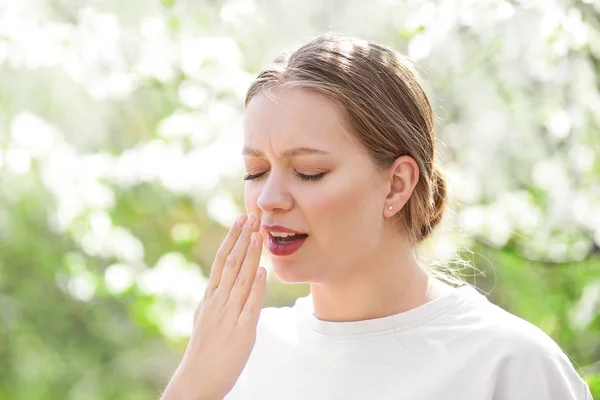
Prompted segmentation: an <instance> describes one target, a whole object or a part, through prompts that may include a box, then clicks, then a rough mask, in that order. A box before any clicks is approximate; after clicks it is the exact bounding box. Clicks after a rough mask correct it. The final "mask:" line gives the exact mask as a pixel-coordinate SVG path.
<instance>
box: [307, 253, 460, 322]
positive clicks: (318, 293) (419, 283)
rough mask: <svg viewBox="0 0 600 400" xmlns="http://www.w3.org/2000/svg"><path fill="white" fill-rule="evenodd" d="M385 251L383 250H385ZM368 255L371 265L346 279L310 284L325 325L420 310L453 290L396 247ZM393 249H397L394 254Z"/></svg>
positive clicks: (318, 314) (364, 266) (314, 301)
mask: <svg viewBox="0 0 600 400" xmlns="http://www.w3.org/2000/svg"><path fill="white" fill-rule="evenodd" d="M382 247H383V246H382ZM382 247H379V248H378V252H377V253H378V255H379V256H375V255H374V254H370V255H369V260H370V262H369V263H368V264H367V263H364V262H360V263H359V264H358V265H360V264H362V267H356V268H354V269H352V271H353V273H351V274H347V275H346V276H345V277H344V279H339V280H336V281H335V282H319V283H311V294H312V298H313V308H314V314H315V316H316V317H317V318H319V319H321V320H324V321H338V322H342V321H362V320H367V319H373V318H381V317H386V316H390V315H394V314H398V313H401V312H404V311H407V310H410V309H412V308H415V307H419V306H421V305H423V304H425V303H427V302H429V301H431V300H433V299H434V298H435V297H438V296H440V295H441V294H443V293H445V292H446V291H448V290H450V286H448V285H446V284H444V283H442V282H440V281H438V280H436V279H434V278H432V277H431V276H430V275H429V274H428V273H426V272H425V271H424V270H423V269H422V268H421V267H420V266H419V265H418V263H417V261H416V259H415V258H414V256H413V255H412V253H411V252H409V251H406V250H400V251H399V250H397V249H398V246H397V243H394V244H391V245H390V246H389V247H390V249H392V251H382V250H383V248H382ZM393 249H396V250H395V251H394V250H393Z"/></svg>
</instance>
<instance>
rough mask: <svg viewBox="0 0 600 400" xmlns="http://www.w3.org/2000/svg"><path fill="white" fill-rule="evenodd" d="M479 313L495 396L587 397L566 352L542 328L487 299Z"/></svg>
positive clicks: (502, 397)
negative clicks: (493, 365)
mask: <svg viewBox="0 0 600 400" xmlns="http://www.w3.org/2000/svg"><path fill="white" fill-rule="evenodd" d="M478 314H480V318H479V320H480V322H481V329H480V330H479V334H480V335H481V336H482V338H484V339H483V343H482V344H483V347H484V348H485V351H484V352H483V353H487V354H488V355H492V356H493V359H494V360H495V362H496V374H497V381H496V389H495V390H496V391H497V393H496V395H497V397H494V398H498V399H512V398H524V397H523V396H529V395H530V396H531V398H534V397H535V398H538V399H552V400H554V399H557V400H558V399H561V400H562V399H565V400H566V399H573V400H575V399H587V398H588V397H585V396H586V395H587V396H589V389H588V388H587V385H586V384H585V382H584V380H583V379H582V378H581V377H580V376H579V374H578V373H577V370H576V369H575V366H574V364H573V363H572V362H571V360H570V359H569V356H568V355H567V354H566V353H565V352H564V351H563V350H562V349H561V348H560V346H559V345H558V344H557V343H556V342H555V341H554V340H553V339H552V338H551V337H550V336H549V335H548V334H547V333H545V332H544V331H543V330H542V329H540V328H538V327H537V326H535V325H534V324H532V323H531V322H529V321H526V320H525V319H523V318H521V317H518V316H516V315H514V314H511V313H509V312H507V311H506V310H504V309H502V308H501V307H499V306H497V305H494V304H493V303H490V302H486V304H482V305H481V309H480V310H479V312H478ZM482 356H483V354H482Z"/></svg>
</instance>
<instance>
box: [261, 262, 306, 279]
mask: <svg viewBox="0 0 600 400" xmlns="http://www.w3.org/2000/svg"><path fill="white" fill-rule="evenodd" d="M271 261H272V262H271V263H272V266H273V272H274V273H275V276H277V278H278V279H279V280H280V281H282V282H285V283H307V282H310V281H312V280H314V277H313V276H312V274H311V273H310V271H309V270H308V268H306V264H305V263H299V262H289V261H281V260H271ZM311 278H312V279H311Z"/></svg>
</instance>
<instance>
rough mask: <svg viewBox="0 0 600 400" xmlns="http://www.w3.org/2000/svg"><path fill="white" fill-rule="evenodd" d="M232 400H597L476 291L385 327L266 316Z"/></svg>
mask: <svg viewBox="0 0 600 400" xmlns="http://www.w3.org/2000/svg"><path fill="white" fill-rule="evenodd" d="M225 399H226V400H237V399H240V400H241V399H244V400H254V399H256V400H258V399H260V400H271V399H273V400H275V399H278V400H311V399H314V400H317V399H319V400H353V399H361V400H363V399H369V400H392V399H393V400H440V399H444V400H521V399H523V400H589V399H592V396H591V394H590V392H589V389H588V387H587V385H586V383H585V381H584V380H583V379H581V378H580V376H579V375H578V374H577V372H576V370H575V369H574V367H573V365H572V364H571V362H570V361H569V359H568V357H567V356H566V355H565V353H563V351H562V350H561V349H560V348H559V347H558V345H557V344H556V343H555V342H554V341H553V340H552V339H551V338H550V337H548V336H547V335H546V334H545V333H544V332H543V331H541V330H540V329H538V328H537V327H535V326H534V325H533V324H530V323H529V322H526V321H525V320H523V319H521V318H518V317H516V316H514V315H512V314H510V313H508V312H506V311H504V310H503V309H501V308H499V307H497V306H495V305H493V304H492V303H490V302H489V301H488V300H487V298H486V297H485V296H483V295H481V294H480V293H479V292H477V291H476V290H475V289H474V288H472V287H470V286H463V287H460V288H457V289H454V290H452V291H451V292H450V293H449V294H446V295H444V296H442V297H439V298H436V299H435V300H433V301H431V302H429V303H426V304H424V305H422V306H420V307H417V308H415V309H412V310H409V311H406V312H402V313H400V314H397V315H392V316H388V317H383V318H376V319H370V320H364V321H352V322H331V321H323V320H319V319H318V318H316V317H315V316H314V314H313V308H312V297H311V295H309V296H307V297H303V298H300V299H298V300H297V301H296V303H295V305H294V306H293V307H281V308H276V307H268V308H264V309H263V311H262V313H261V318H260V321H259V325H258V330H257V340H256V345H255V347H254V350H253V352H252V354H251V356H250V359H249V361H248V364H247V365H246V367H245V369H244V371H243V373H242V376H241V377H240V379H239V380H238V382H237V383H236V386H235V387H234V388H233V390H232V391H231V392H230V393H229V395H228V396H227V397H225Z"/></svg>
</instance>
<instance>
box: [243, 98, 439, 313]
mask: <svg viewBox="0 0 600 400" xmlns="http://www.w3.org/2000/svg"><path fill="white" fill-rule="evenodd" d="M345 126H346V124H345V123H344V120H343V117H342V116H341V115H340V113H339V112H338V109H337V108H336V107H335V105H334V104H333V103H332V102H331V101H329V100H328V99H327V98H326V97H324V96H323V95H320V94H318V93H315V92H311V91H308V90H306V89H297V88H295V89H284V90H276V91H275V92H274V93H273V94H272V95H271V96H267V95H264V94H259V95H257V96H255V97H254V98H253V99H252V100H251V101H250V103H249V105H248V107H247V110H246V114H245V120H244V150H243V154H244V163H245V166H246V171H247V173H248V174H250V175H252V176H257V175H258V176H257V177H256V179H252V180H247V181H246V185H245V206H246V209H247V210H248V211H249V212H256V213H257V214H258V215H260V216H261V220H262V222H263V224H268V225H281V226H284V227H287V228H290V229H293V230H296V231H300V232H304V233H306V234H308V235H309V237H308V239H307V240H306V242H305V243H304V245H303V246H302V247H301V248H300V249H299V250H298V251H297V252H295V253H294V254H292V255H289V256H275V255H273V254H270V253H269V256H270V258H271V260H272V264H273V269H274V272H275V274H276V275H277V276H278V278H279V279H281V280H283V281H285V282H289V283H298V282H309V283H310V287H311V292H312V295H313V302H314V310H315V315H316V316H317V317H318V318H321V319H324V320H330V321H356V320H364V319H371V318H377V317H381V316H386V315H392V314H395V313H399V312H402V311H405V310H408V309H411V308H414V307H417V306H419V305H421V304H423V303H425V302H427V301H429V300H431V299H432V298H434V297H436V296H437V295H439V294H441V293H442V292H444V291H446V290H448V286H446V285H445V284H443V283H441V282H439V281H437V280H434V279H432V278H430V277H429V276H428V274H427V273H425V272H424V271H423V270H422V269H421V268H420V267H419V266H418V264H417V261H416V260H415V258H414V256H413V252H412V251H411V250H410V248H409V247H408V245H407V242H406V240H405V237H406V234H405V232H399V231H398V228H397V226H396V225H397V224H396V225H395V224H393V223H392V217H393V216H394V215H395V214H396V213H398V212H399V211H400V210H401V209H402V207H403V206H405V204H406V203H407V201H408V199H409V198H410V195H411V194H412V192H413V190H414V187H415V185H416V184H417V181H418V176H419V169H418V166H417V163H416V162H415V160H414V159H413V158H411V157H408V156H403V157H399V158H398V159H397V160H396V161H395V162H394V163H393V165H392V166H391V167H389V168H388V169H385V170H384V169H381V168H379V167H378V166H376V165H375V164H374V162H373V161H372V159H371V157H370V156H369V154H368V153H367V151H366V150H365V149H364V148H363V147H362V146H361V145H360V144H359V143H358V142H357V141H356V139H355V138H354V136H353V135H352V134H351V133H350V132H348V130H347V129H346V128H345ZM295 148H310V149H316V150H318V151H319V153H318V154H302V153H301V154H284V153H285V152H286V151H288V153H289V151H290V150H291V149H295ZM297 173H300V174H304V175H316V174H320V173H325V175H324V176H323V177H322V178H321V179H320V180H317V181H313V180H310V181H305V180H303V179H301V178H300V177H299V176H297ZM389 206H392V207H393V210H392V211H389V210H388V207H389ZM261 234H262V236H263V242H264V243H265V244H267V243H268V240H269V233H268V232H266V231H265V230H264V229H261Z"/></svg>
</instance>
